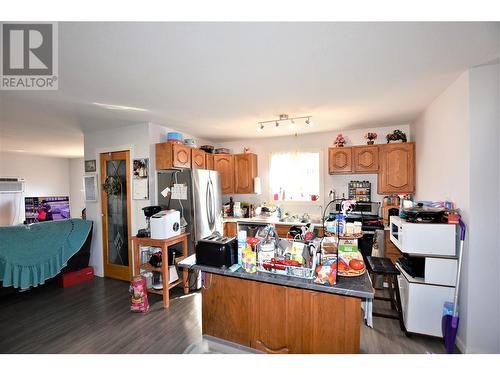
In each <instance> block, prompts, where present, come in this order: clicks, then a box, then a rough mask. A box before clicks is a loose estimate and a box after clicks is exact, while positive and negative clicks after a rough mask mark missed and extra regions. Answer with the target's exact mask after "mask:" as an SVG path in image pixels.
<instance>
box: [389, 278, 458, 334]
mask: <svg viewBox="0 0 500 375" xmlns="http://www.w3.org/2000/svg"><path fill="white" fill-rule="evenodd" d="M403 272H404V271H402V273H401V275H399V276H398V283H399V293H400V295H401V307H402V310H403V320H404V323H405V327H406V329H407V330H408V332H414V333H420V334H424V335H430V336H438V337H442V332H441V317H442V314H443V304H444V303H445V302H446V301H453V293H454V292H455V288H454V287H447V286H437V285H429V284H423V283H416V282H411V281H410V280H408V278H407V277H406V276H405V274H404V273H403Z"/></svg>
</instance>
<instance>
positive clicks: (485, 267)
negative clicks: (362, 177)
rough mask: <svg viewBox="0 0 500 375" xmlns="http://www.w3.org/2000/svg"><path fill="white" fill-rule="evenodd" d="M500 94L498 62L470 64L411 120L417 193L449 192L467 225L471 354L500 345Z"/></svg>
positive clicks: (465, 313)
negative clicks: (499, 269)
mask: <svg viewBox="0 0 500 375" xmlns="http://www.w3.org/2000/svg"><path fill="white" fill-rule="evenodd" d="M498 101H499V95H498V65H490V66H482V67H477V68H472V69H470V70H469V71H466V72H464V73H463V74H462V75H461V76H460V77H458V79H457V80H456V81H455V82H454V83H453V84H451V85H450V86H449V87H448V88H447V89H446V90H445V91H444V92H443V93H442V94H441V95H440V96H439V97H438V98H436V99H435V100H434V101H433V102H432V103H431V104H430V105H429V107H428V108H427V109H426V110H425V111H424V112H423V113H422V114H421V115H420V116H419V118H418V119H417V120H416V121H415V122H414V123H413V124H412V134H413V139H414V141H415V142H416V150H417V151H416V171H417V192H416V199H418V200H445V199H451V200H452V201H454V202H455V203H456V204H457V207H459V208H460V209H461V214H462V217H463V219H464V221H465V223H466V224H467V226H468V233H467V237H466V238H467V240H466V244H465V252H464V256H463V268H462V274H461V279H460V280H461V288H460V296H459V301H460V302H459V305H460V325H459V331H458V337H457V344H458V345H459V347H460V349H461V350H462V351H464V352H467V353H498V352H500V342H499V333H500V327H499V326H498V324H499V323H498V317H499V316H500V300H499V295H500V291H499V289H500V287H499V284H500V283H499V278H498V269H497V265H498V264H499V263H500V259H499V247H500V246H499V245H500V244H499V239H498V228H499V221H498V211H497V209H496V208H497V207H499V205H500V203H499V201H498V195H499V172H498V171H499V160H498V158H499V155H498V146H499V145H498V140H499V134H498V127H499V123H498ZM492 207H495V209H492Z"/></svg>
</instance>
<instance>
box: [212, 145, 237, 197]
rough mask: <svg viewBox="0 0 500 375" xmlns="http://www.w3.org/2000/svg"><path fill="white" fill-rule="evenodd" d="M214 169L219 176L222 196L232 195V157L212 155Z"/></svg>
mask: <svg viewBox="0 0 500 375" xmlns="http://www.w3.org/2000/svg"><path fill="white" fill-rule="evenodd" d="M214 169H215V170H216V171H217V172H219V174H220V183H221V189H222V194H232V193H234V158H233V155H227V154H216V155H214Z"/></svg>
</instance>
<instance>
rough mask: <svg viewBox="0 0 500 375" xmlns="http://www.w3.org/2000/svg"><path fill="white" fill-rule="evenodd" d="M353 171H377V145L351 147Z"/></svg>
mask: <svg viewBox="0 0 500 375" xmlns="http://www.w3.org/2000/svg"><path fill="white" fill-rule="evenodd" d="M352 158H353V165H354V172H357V173H375V172H378V146H356V147H353V148H352Z"/></svg>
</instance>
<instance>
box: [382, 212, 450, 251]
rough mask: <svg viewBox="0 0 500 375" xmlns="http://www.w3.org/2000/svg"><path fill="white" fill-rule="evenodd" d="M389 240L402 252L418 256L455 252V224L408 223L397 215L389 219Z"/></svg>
mask: <svg viewBox="0 0 500 375" xmlns="http://www.w3.org/2000/svg"><path fill="white" fill-rule="evenodd" d="M389 223H390V225H389V227H390V239H391V242H392V243H393V244H394V245H395V246H396V247H397V248H398V249H399V250H401V252H403V253H407V254H410V255H411V254H414V255H420V256H426V255H431V256H432V255H434V256H451V257H454V256H456V254H457V243H458V241H457V236H458V232H457V226H456V225H455V224H444V223H409V222H407V221H406V220H404V219H402V218H400V217H399V216H391V217H390V219H389Z"/></svg>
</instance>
